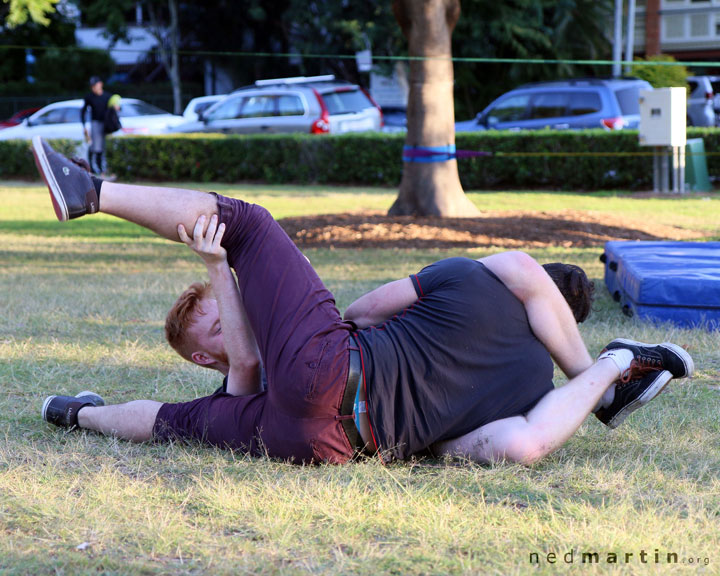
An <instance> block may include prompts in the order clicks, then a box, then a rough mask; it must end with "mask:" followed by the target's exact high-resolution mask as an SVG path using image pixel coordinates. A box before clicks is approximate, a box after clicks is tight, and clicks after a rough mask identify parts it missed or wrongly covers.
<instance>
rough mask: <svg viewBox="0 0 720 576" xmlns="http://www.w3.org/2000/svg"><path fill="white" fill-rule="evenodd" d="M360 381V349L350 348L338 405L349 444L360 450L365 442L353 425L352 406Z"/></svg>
mask: <svg viewBox="0 0 720 576" xmlns="http://www.w3.org/2000/svg"><path fill="white" fill-rule="evenodd" d="M361 382H362V362H361V361H360V351H359V350H355V349H352V348H351V349H350V366H349V368H348V378H347V383H346V384H345V392H344V394H343V399H342V405H341V407H340V415H341V417H343V418H342V419H341V423H342V427H343V429H344V430H345V434H346V435H347V437H348V440H349V441H350V445H351V446H352V447H353V448H355V449H356V450H362V449H363V447H364V446H365V442H364V441H363V439H362V437H361V436H360V432H359V431H358V429H357V426H356V425H355V419H354V418H353V407H354V405H355V396H356V395H357V391H358V386H360V384H361Z"/></svg>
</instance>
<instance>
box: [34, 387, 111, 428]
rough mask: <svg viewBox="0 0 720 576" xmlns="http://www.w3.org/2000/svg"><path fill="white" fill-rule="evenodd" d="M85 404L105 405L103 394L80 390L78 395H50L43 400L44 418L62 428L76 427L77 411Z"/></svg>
mask: <svg viewBox="0 0 720 576" xmlns="http://www.w3.org/2000/svg"><path fill="white" fill-rule="evenodd" d="M84 406H105V400H103V399H102V396H100V395H98V394H95V393H94V392H89V391H85V392H80V394H78V395H77V396H48V397H47V398H46V399H45V402H43V406H42V417H43V420H45V421H46V422H49V423H50V424H55V426H60V427H61V428H75V427H77V425H78V421H77V413H78V411H79V410H80V408H83V407H84Z"/></svg>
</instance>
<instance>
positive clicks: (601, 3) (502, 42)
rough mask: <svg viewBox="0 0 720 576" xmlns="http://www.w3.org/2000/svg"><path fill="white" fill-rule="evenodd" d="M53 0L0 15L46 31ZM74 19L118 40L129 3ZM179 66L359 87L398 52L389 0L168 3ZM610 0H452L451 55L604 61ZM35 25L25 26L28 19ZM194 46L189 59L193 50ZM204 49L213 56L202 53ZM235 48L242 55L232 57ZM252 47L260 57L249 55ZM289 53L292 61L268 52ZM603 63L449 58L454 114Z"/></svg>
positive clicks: (14, 0)
mask: <svg viewBox="0 0 720 576" xmlns="http://www.w3.org/2000/svg"><path fill="white" fill-rule="evenodd" d="M56 2H57V0H3V4H2V5H1V7H2V8H3V9H4V11H3V12H0V16H2V17H3V18H4V20H5V21H6V22H7V24H8V25H13V26H15V27H16V28H21V27H23V26H32V25H35V26H37V23H40V24H43V25H49V26H50V27H52V26H56V25H59V24H60V21H61V20H62V18H55V17H53V13H54V10H55V3H56ZM76 4H77V5H78V6H79V7H80V9H81V11H82V18H83V23H85V24H89V25H93V24H97V25H104V26H106V27H107V28H108V31H109V33H110V34H111V35H113V36H115V37H118V38H120V37H123V34H124V33H125V31H126V30H127V28H126V26H127V22H128V18H129V15H132V14H133V12H134V7H135V5H136V1H135V0H77V1H76ZM141 4H142V5H143V6H144V7H145V8H146V10H148V9H150V8H153V9H154V10H155V13H156V14H157V15H158V17H159V20H160V22H162V23H163V24H167V22H168V18H167V16H168V4H169V3H168V1H167V0H143V1H142V2H141ZM177 6H178V27H179V49H180V52H181V60H180V69H181V75H182V76H183V78H186V77H187V75H188V73H190V72H191V71H195V73H200V71H201V68H202V67H201V66H200V63H201V61H202V60H205V59H210V60H213V61H215V62H216V63H218V64H220V65H223V66H224V67H226V68H228V69H230V70H231V71H232V74H233V81H234V82H236V83H237V84H238V85H239V84H244V83H249V82H251V81H254V80H255V79H257V78H268V77H279V76H286V75H297V74H306V75H310V74H321V73H328V72H333V73H335V74H336V76H339V77H343V78H346V79H348V80H352V81H355V82H360V83H363V84H367V82H368V79H367V76H364V75H363V74H361V73H359V72H358V70H357V66H356V63H355V59H354V57H353V56H354V54H355V52H356V51H359V50H364V49H366V48H368V47H371V49H372V53H373V56H374V57H375V59H374V63H375V64H376V65H379V66H380V68H381V70H382V69H384V70H386V71H388V72H389V71H390V70H391V68H392V62H389V61H387V60H383V59H382V58H380V59H378V57H388V56H393V57H402V56H406V55H407V45H406V43H405V42H404V39H403V36H402V33H401V31H400V27H399V26H398V24H397V22H396V21H395V18H394V17H393V14H392V1H391V0H365V1H363V2H347V1H345V0H207V1H204V2H178V3H177ZM612 8H613V1H612V0H506V1H503V2H497V1H496V0H462V6H461V16H460V19H459V21H458V24H457V27H456V29H455V31H454V33H453V46H452V49H453V55H454V56H456V57H468V58H472V57H485V58H521V59H561V60H562V59H607V58H609V56H610V52H611V48H610V42H609V39H608V37H607V32H606V31H607V29H608V28H609V26H608V25H609V23H610V22H611V21H612ZM33 23H35V24H33ZM196 51H202V52H203V55H202V56H197V57H194V56H193V55H192V53H193V52H196ZM209 52H214V53H216V55H215V56H208V53H209ZM232 53H243V54H245V55H232ZM250 53H257V54H262V55H263V56H256V57H251V56H248V55H247V54H250ZM288 53H299V54H305V55H312V57H310V56H306V57H302V58H290V57H287V56H282V57H273V56H272V54H283V55H286V54H288ZM609 72H610V71H609V70H608V69H607V67H595V68H593V67H588V66H575V65H571V64H532V65H528V64H527V63H510V64H493V63H466V62H462V63H456V64H455V99H456V115H457V117H458V118H467V117H470V116H472V115H473V114H474V113H476V112H477V111H479V110H480V109H482V108H483V107H484V106H485V105H487V104H488V103H489V101H490V100H492V98H494V97H496V96H498V95H499V94H501V93H502V92H504V91H506V90H508V89H510V88H512V87H514V86H516V85H518V84H521V83H523V82H528V81H535V80H543V79H553V78H562V77H569V76H577V75H591V74H592V75H609Z"/></svg>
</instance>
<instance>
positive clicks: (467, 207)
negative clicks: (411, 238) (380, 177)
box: [389, 0, 478, 217]
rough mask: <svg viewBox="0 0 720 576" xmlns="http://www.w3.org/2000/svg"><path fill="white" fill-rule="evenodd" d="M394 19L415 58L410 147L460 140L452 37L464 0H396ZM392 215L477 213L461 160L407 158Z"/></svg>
mask: <svg viewBox="0 0 720 576" xmlns="http://www.w3.org/2000/svg"><path fill="white" fill-rule="evenodd" d="M393 12H394V14H395V19H396V20H397V21H398V24H400V27H401V29H402V31H403V34H404V35H405V38H407V40H408V49H409V53H410V57H411V58H427V59H419V60H411V61H410V85H409V94H408V108H407V129H408V131H407V137H406V139H405V145H406V146H410V147H415V146H422V147H438V146H448V145H452V146H454V145H455V108H454V104H453V65H452V49H451V43H450V39H451V36H452V31H453V29H454V28H455V24H456V23H457V20H458V18H459V16H460V0H394V2H393ZM389 213H390V214H391V215H408V214H409V215H417V216H446V217H461V216H475V215H477V214H478V210H477V208H476V207H475V205H474V204H473V203H472V202H471V201H470V200H469V199H468V198H467V196H465V192H464V191H463V189H462V186H461V185H460V177H459V176H458V169H457V161H456V160H454V159H453V160H446V161H439V162H405V164H404V167H403V176H402V182H401V183H400V190H399V193H398V197H397V199H396V200H395V202H394V203H393V205H392V207H391V208H390V212H389Z"/></svg>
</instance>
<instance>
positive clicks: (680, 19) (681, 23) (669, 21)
mask: <svg viewBox="0 0 720 576" xmlns="http://www.w3.org/2000/svg"><path fill="white" fill-rule="evenodd" d="M663 24H664V25H665V38H668V39H678V38H684V37H685V17H684V16H681V15H674V16H665V17H664V18H663Z"/></svg>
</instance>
